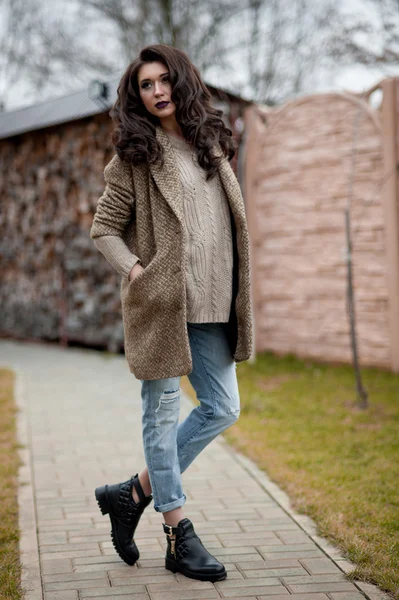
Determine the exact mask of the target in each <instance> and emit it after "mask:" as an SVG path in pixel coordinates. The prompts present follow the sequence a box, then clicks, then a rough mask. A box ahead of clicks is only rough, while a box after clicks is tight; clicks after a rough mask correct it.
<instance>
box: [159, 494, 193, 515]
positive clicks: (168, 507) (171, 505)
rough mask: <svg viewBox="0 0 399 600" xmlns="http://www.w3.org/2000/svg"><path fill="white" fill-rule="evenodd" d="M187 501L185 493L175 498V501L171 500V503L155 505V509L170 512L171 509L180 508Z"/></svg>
mask: <svg viewBox="0 0 399 600" xmlns="http://www.w3.org/2000/svg"><path fill="white" fill-rule="evenodd" d="M185 502H186V495H185V494H183V496H182V497H181V498H178V500H174V501H173V502H169V504H161V505H160V506H154V509H155V510H156V511H157V512H161V513H165V512H170V511H171V510H175V508H180V507H181V506H183V504H185Z"/></svg>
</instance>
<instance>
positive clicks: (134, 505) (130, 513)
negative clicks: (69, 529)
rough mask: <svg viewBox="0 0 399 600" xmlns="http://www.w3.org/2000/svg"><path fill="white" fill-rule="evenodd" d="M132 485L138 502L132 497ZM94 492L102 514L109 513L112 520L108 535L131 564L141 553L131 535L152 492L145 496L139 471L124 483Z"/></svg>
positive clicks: (148, 502)
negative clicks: (109, 534)
mask: <svg viewBox="0 0 399 600" xmlns="http://www.w3.org/2000/svg"><path fill="white" fill-rule="evenodd" d="M133 486H134V488H135V489H136V492H137V495H138V497H139V502H135V501H134V500H133V497H132V487H133ZM95 494H96V498H97V502H98V506H99V507H100V510H101V512H102V514H103V515H109V518H110V520H111V527H112V529H111V538H112V543H113V545H114V548H115V550H116V551H117V553H118V554H119V556H120V557H121V559H122V560H124V561H125V563H127V564H128V565H134V563H135V562H136V561H137V560H138V558H139V556H140V553H139V550H138V548H137V546H136V544H135V541H134V539H133V536H134V532H135V531H136V527H137V525H138V522H139V521H140V517H141V515H142V514H143V512H144V509H145V508H146V507H147V506H148V505H149V504H150V502H151V500H152V496H145V494H144V492H143V488H142V487H141V485H140V481H139V478H138V475H135V476H134V477H131V479H129V481H124V482H123V483H116V484H114V485H104V486H102V487H98V488H96V491H95Z"/></svg>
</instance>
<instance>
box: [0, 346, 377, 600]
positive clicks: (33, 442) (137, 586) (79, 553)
mask: <svg viewBox="0 0 399 600" xmlns="http://www.w3.org/2000/svg"><path fill="white" fill-rule="evenodd" d="M0 364H1V365H2V366H9V367H12V368H15V369H16V371H17V373H18V380H19V382H20V384H21V389H22V392H21V393H22V394H23V396H24V398H23V401H24V411H23V412H24V413H25V414H22V415H21V418H24V419H25V421H26V428H27V441H28V444H29V447H30V451H31V462H32V475H33V480H32V481H33V490H34V496H35V498H34V500H35V507H36V520H37V531H38V535H37V541H36V539H33V537H34V536H31V537H32V539H28V542H29V543H28V547H29V548H30V546H32V549H31V550H28V554H26V555H25V554H24V555H23V557H24V556H25V557H26V556H33V557H34V547H35V544H36V543H37V544H38V548H39V556H40V566H41V581H42V585H43V590H44V598H45V600H79V599H81V600H83V599H91V600H96V599H103V600H106V599H107V598H111V597H112V598H113V600H169V599H170V600H194V599H196V598H201V599H203V600H212V599H217V598H231V599H234V600H240V599H245V600H255V599H258V600H261V599H262V600H266V599H270V600H279V599H284V600H287V599H289V598H292V599H293V600H305V599H306V600H329V599H330V600H357V599H359V600H360V599H361V598H364V597H365V596H364V595H363V594H362V593H361V592H360V591H359V589H358V588H357V587H356V586H355V585H354V584H353V583H351V582H349V581H347V579H346V578H345V576H344V574H343V573H342V571H341V570H340V569H339V568H338V567H337V565H336V563H335V562H334V561H333V560H331V559H330V558H329V557H327V556H326V555H325V553H324V552H323V551H322V550H321V549H320V547H319V546H318V545H316V544H315V542H314V541H313V540H312V539H311V537H309V536H308V535H307V533H306V532H305V531H303V530H302V529H301V528H300V527H299V525H298V524H297V523H296V522H295V521H294V520H293V519H292V518H291V516H290V515H289V514H287V512H286V511H285V510H284V509H283V508H282V506H281V505H280V504H279V503H277V502H276V500H274V499H273V498H272V497H271V496H270V495H269V494H268V493H267V492H266V491H265V490H264V489H263V487H262V486H261V485H260V483H259V481H258V480H257V479H256V478H254V476H253V475H252V474H250V473H249V472H248V470H247V469H245V468H244V467H243V466H242V464H241V463H240V462H239V461H238V460H237V459H236V458H235V456H234V453H232V452H231V451H229V450H228V449H227V447H226V445H225V443H224V442H223V441H221V440H215V441H214V442H213V443H212V444H211V445H210V446H209V447H208V448H207V449H206V450H205V451H204V452H203V453H202V454H201V455H200V457H199V458H198V459H197V461H196V462H195V463H194V464H193V465H192V466H191V467H190V468H189V469H188V471H187V472H186V473H185V474H184V476H183V480H184V487H185V493H186V495H187V503H186V507H185V510H186V514H187V516H188V517H189V518H192V520H193V522H194V524H195V527H196V530H197V532H198V534H199V535H200V536H201V537H202V539H203V541H204V543H205V544H206V546H207V547H208V548H209V549H210V550H211V551H212V552H213V553H214V554H215V556H216V557H218V558H219V559H220V560H222V561H223V562H224V564H225V565H226V567H227V569H228V578H227V579H226V580H225V581H222V582H219V583H216V584H215V585H214V584H212V583H209V582H199V581H194V580H190V579H187V578H185V577H183V576H182V575H180V574H176V575H173V574H172V573H170V572H169V571H166V570H165V568H164V553H165V546H166V541H165V537H164V534H163V531H162V527H161V522H162V520H161V516H160V515H159V514H158V513H156V512H155V511H154V510H153V508H152V505H150V507H149V508H148V509H147V510H146V512H145V513H144V516H143V518H142V520H141V522H140V525H139V527H138V531H137V534H136V540H137V544H138V546H139V548H140V553H141V557H140V560H139V562H138V563H137V564H136V565H135V566H134V567H129V566H128V565H126V564H125V563H124V562H122V561H121V560H120V559H119V557H118V556H117V555H116V554H115V552H114V549H113V548H112V544H111V542H110V536H109V530H110V526H109V521H108V517H103V516H102V515H101V514H100V512H99V510H98V508H97V504H96V501H95V498H94V488H95V487H96V486H98V485H102V484H103V483H107V482H108V483H112V482H118V481H122V480H125V479H127V478H128V477H130V475H132V474H134V473H136V472H137V471H138V470H139V469H140V468H141V467H142V465H143V463H144V455H143V449H142V441H141V399H140V382H139V381H137V380H136V379H135V378H134V377H133V375H131V374H130V373H129V371H128V368H127V363H126V361H125V359H124V357H123V356H115V355H109V354H106V353H101V352H95V351H91V350H87V351H86V350H82V349H71V348H69V349H62V348H59V347H57V346H52V345H46V344H44V345H41V344H23V343H19V342H9V341H1V342H0ZM190 408H191V404H190V401H189V400H188V399H187V398H183V400H182V416H184V415H185V414H187V413H188V411H189V410H190ZM21 510H22V511H23V510H24V508H23V507H22V509H21ZM21 522H24V521H23V519H22V521H21ZM28 538H29V536H28ZM25 545H26V544H25ZM30 552H32V553H33V554H32V555H31V554H29V553H30ZM23 560H24V563H27V562H29V561H27V560H26V558H25V559H24V558H23ZM32 564H33V563H32ZM26 570H28V572H29V564H25V571H26ZM28 574H29V573H28ZM27 581H29V577H25V582H27ZM38 597H39V594H38V593H37V587H35V586H33V587H32V590H31V593H30V592H29V591H28V594H27V596H26V598H27V600H31V599H32V600H33V598H35V599H36V598H38ZM366 597H370V598H371V597H372V595H369V596H366Z"/></svg>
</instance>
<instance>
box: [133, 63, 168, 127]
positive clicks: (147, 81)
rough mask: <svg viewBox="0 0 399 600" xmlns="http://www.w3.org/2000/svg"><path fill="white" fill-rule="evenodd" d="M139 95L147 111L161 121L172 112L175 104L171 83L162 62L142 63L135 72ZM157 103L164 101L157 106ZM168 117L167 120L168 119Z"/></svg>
mask: <svg viewBox="0 0 399 600" xmlns="http://www.w3.org/2000/svg"><path fill="white" fill-rule="evenodd" d="M137 80H138V86H139V91H140V97H141V99H142V101H143V104H144V106H145V107H146V109H147V110H148V112H149V113H151V114H152V115H155V116H157V117H159V119H160V120H161V121H162V120H163V119H165V118H169V119H170V117H171V116H172V115H173V114H174V112H175V110H176V105H175V104H174V102H172V100H171V95H172V85H171V83H170V80H169V72H168V68H167V66H166V65H164V64H163V63H162V62H151V63H145V64H144V65H142V66H141V67H140V69H139V71H138V74H137ZM159 103H166V104H163V105H160V106H158V107H157V104H159ZM169 119H168V120H169Z"/></svg>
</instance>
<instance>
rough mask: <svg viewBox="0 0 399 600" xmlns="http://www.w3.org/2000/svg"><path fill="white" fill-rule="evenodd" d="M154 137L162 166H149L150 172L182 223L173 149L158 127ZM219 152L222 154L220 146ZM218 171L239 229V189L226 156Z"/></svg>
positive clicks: (176, 168)
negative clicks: (158, 148)
mask: <svg viewBox="0 0 399 600" xmlns="http://www.w3.org/2000/svg"><path fill="white" fill-rule="evenodd" d="M156 137H157V140H158V141H159V143H160V144H161V146H162V147H163V149H164V166H163V167H160V166H159V165H155V164H152V165H150V172H151V175H152V176H153V178H154V180H155V183H156V184H157V187H158V189H159V191H160V192H161V194H162V195H163V197H164V198H165V200H166V202H167V203H168V204H169V206H170V208H171V209H172V211H173V212H174V214H175V215H176V217H177V218H178V219H179V221H181V222H182V223H183V220H184V212H183V189H182V186H181V182H180V173H179V169H178V166H177V163H176V160H175V158H174V152H173V148H172V145H171V143H170V141H169V138H168V135H167V134H166V133H165V132H164V130H163V129H162V127H161V126H160V125H157V126H156ZM219 151H220V153H222V151H221V149H220V146H219ZM218 171H219V176H220V180H221V182H222V185H223V188H224V190H225V192H226V196H227V199H228V202H229V205H230V208H231V210H232V213H233V215H234V218H235V220H236V221H237V220H238V223H237V225H238V227H240V225H241V222H240V221H241V219H240V217H241V215H242V211H241V209H242V206H243V200H242V195H241V188H240V185H239V183H238V181H237V178H236V176H235V175H234V172H233V170H232V169H231V166H230V164H229V162H228V159H227V157H226V156H223V158H222V161H221V163H220V165H219V169H218Z"/></svg>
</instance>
